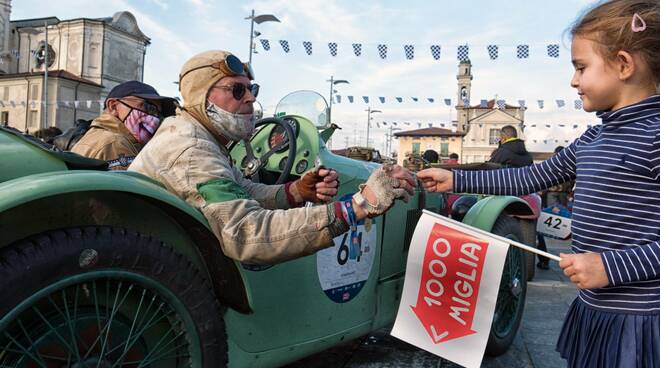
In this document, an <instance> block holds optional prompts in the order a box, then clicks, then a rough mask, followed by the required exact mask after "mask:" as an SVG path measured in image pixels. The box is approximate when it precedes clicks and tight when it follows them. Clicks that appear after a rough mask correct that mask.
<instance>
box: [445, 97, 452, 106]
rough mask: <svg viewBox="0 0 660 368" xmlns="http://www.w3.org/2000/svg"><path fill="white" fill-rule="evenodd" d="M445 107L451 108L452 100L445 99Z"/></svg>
mask: <svg viewBox="0 0 660 368" xmlns="http://www.w3.org/2000/svg"><path fill="white" fill-rule="evenodd" d="M445 105H447V106H451V98H445Z"/></svg>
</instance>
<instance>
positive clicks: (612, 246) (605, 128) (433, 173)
mask: <svg viewBox="0 0 660 368" xmlns="http://www.w3.org/2000/svg"><path fill="white" fill-rule="evenodd" d="M571 35H572V37H573V40H572V41H573V42H572V47H571V54H572V59H573V65H574V66H575V75H574V76H573V79H572V80H571V86H573V87H574V88H576V89H577V92H578V94H579V95H580V98H581V99H582V101H583V105H584V109H585V110H586V111H598V116H599V117H600V118H601V119H602V121H603V122H602V124H600V125H598V126H595V127H592V128H590V129H588V130H587V131H586V132H585V133H584V134H583V135H582V136H581V137H580V138H578V139H577V140H576V141H575V142H573V143H572V144H571V145H570V146H569V147H567V148H565V149H564V150H563V151H561V152H559V153H558V154H557V155H555V156H553V157H552V158H550V159H548V160H546V161H545V162H543V163H540V164H537V165H532V166H528V167H524V168H516V169H503V170H494V171H471V172H470V171H460V170H455V171H453V172H449V171H445V170H441V169H428V170H423V171H420V172H419V173H418V174H417V176H418V177H419V178H420V179H421V180H423V181H424V185H425V187H426V188H427V189H428V190H429V191H451V190H453V191H454V192H459V193H461V192H475V193H488V194H499V195H505V194H507V195H523V194H527V193H532V192H536V191H540V190H543V189H546V188H548V187H550V186H553V185H557V184H560V183H562V182H565V181H569V180H573V179H575V180H576V188H575V197H574V198H575V202H574V206H573V228H572V232H573V243H572V249H573V252H574V253H575V254H562V255H561V258H562V260H561V262H560V264H559V265H560V267H561V268H562V269H563V270H564V273H565V274H566V275H567V276H569V277H570V279H571V281H572V282H573V283H575V284H576V285H577V287H578V288H579V289H580V291H579V294H578V297H577V298H576V300H575V301H574V302H573V304H572V306H571V307H570V309H569V311H568V315H567V316H566V320H565V322H564V326H563V330H562V332H561V334H560V336H559V341H558V343H557V350H558V351H559V352H560V353H561V355H562V357H564V358H565V359H567V360H568V363H569V366H571V367H638V368H650V367H660V95H659V94H657V88H658V82H660V2H658V0H612V1H608V2H605V3H601V4H600V5H598V6H596V7H595V8H593V9H592V10H590V11H589V12H588V13H587V14H586V15H584V16H583V17H582V18H581V19H580V20H579V21H578V22H577V23H576V24H575V25H574V26H573V28H572V30H571Z"/></svg>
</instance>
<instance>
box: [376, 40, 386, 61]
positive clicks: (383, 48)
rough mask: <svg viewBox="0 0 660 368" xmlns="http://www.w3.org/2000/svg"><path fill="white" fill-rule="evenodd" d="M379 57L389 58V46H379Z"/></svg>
mask: <svg viewBox="0 0 660 368" xmlns="http://www.w3.org/2000/svg"><path fill="white" fill-rule="evenodd" d="M378 55H380V58H381V59H385V58H387V45H382V44H381V45H378Z"/></svg>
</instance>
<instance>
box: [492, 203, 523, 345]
mask: <svg viewBox="0 0 660 368" xmlns="http://www.w3.org/2000/svg"><path fill="white" fill-rule="evenodd" d="M492 232H493V233H494V234H497V235H500V236H504V237H506V238H509V239H512V240H516V241H520V239H521V233H520V227H519V224H518V220H516V219H515V218H512V217H510V216H508V215H505V214H502V215H500V217H498V219H497V221H496V222H495V225H494V226H493V231H492ZM523 253H524V252H523V250H521V249H519V248H516V247H513V246H510V247H509V250H508V252H507V255H506V261H505V263H504V270H503V272H502V280H501V281H500V287H499V291H498V294H497V303H496V304H495V315H494V317H493V324H492V326H491V328H490V335H489V336H488V344H487V345H486V354H488V355H491V356H498V355H501V354H503V353H504V352H506V351H507V350H508V349H509V346H511V343H513V339H514V338H515V336H516V333H517V332H518V327H519V326H520V321H521V320H522V315H523V309H524V307H525V295H526V293H527V274H526V258H525V254H523Z"/></svg>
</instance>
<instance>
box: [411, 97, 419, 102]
mask: <svg viewBox="0 0 660 368" xmlns="http://www.w3.org/2000/svg"><path fill="white" fill-rule="evenodd" d="M411 98H412V100H413V101H415V102H417V101H419V98H417V97H411Z"/></svg>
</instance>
